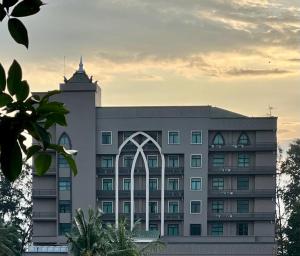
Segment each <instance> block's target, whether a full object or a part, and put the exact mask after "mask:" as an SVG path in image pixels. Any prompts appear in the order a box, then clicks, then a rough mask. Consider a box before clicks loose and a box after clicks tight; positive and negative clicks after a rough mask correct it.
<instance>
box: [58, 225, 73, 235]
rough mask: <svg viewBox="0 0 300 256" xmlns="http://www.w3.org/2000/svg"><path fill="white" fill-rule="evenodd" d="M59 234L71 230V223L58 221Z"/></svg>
mask: <svg viewBox="0 0 300 256" xmlns="http://www.w3.org/2000/svg"><path fill="white" fill-rule="evenodd" d="M58 229H59V231H58V233H59V235H61V236H63V235H65V234H66V233H69V232H70V231H71V223H59V228H58Z"/></svg>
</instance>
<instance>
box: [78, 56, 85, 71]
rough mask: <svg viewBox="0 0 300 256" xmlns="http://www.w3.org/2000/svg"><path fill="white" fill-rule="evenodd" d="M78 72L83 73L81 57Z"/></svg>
mask: <svg viewBox="0 0 300 256" xmlns="http://www.w3.org/2000/svg"><path fill="white" fill-rule="evenodd" d="M78 72H80V73H83V72H84V69H83V64H82V56H81V57H80V63H79V69H78Z"/></svg>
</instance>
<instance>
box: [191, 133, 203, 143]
mask: <svg viewBox="0 0 300 256" xmlns="http://www.w3.org/2000/svg"><path fill="white" fill-rule="evenodd" d="M201 143H202V132H201V131H192V144H201Z"/></svg>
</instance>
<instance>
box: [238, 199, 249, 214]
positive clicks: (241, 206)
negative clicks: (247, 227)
mask: <svg viewBox="0 0 300 256" xmlns="http://www.w3.org/2000/svg"><path fill="white" fill-rule="evenodd" d="M237 212H238V213H247V212H249V200H244V199H243V200H237Z"/></svg>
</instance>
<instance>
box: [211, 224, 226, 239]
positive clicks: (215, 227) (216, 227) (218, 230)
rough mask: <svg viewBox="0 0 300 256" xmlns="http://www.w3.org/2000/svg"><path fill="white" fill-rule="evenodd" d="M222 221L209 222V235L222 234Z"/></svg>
mask: <svg viewBox="0 0 300 256" xmlns="http://www.w3.org/2000/svg"><path fill="white" fill-rule="evenodd" d="M223 229H224V228H223V223H212V224H211V235H212V236H222V235H223Z"/></svg>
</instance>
